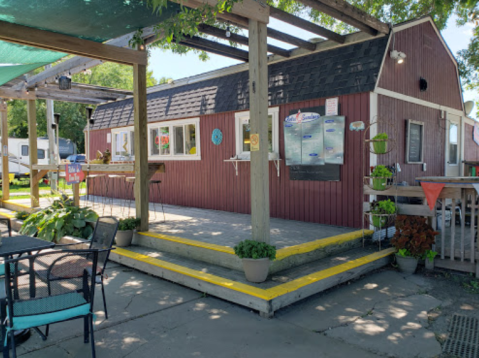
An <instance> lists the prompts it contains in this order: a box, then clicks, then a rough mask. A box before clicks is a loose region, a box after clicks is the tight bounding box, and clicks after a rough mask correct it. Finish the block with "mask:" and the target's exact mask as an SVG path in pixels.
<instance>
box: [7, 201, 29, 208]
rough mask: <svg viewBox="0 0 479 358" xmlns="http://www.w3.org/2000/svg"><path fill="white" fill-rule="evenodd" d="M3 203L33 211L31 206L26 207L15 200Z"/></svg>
mask: <svg viewBox="0 0 479 358" xmlns="http://www.w3.org/2000/svg"><path fill="white" fill-rule="evenodd" d="M2 202H3V203H7V204H12V205H16V206H19V207H21V208H25V209H29V210H30V209H31V208H32V207H31V206H29V205H24V204H19V203H16V202H15V201H14V200H2Z"/></svg>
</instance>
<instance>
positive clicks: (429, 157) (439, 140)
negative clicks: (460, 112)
mask: <svg viewBox="0 0 479 358" xmlns="http://www.w3.org/2000/svg"><path fill="white" fill-rule="evenodd" d="M378 107H379V113H378V117H379V118H384V119H388V120H389V121H391V122H390V123H395V129H396V132H395V131H394V129H393V128H388V127H387V126H380V127H379V129H378V130H379V132H386V133H388V134H389V135H390V136H391V138H393V139H394V140H395V141H396V143H395V147H394V149H393V150H392V151H391V152H390V153H388V154H384V155H380V156H379V157H378V163H379V164H384V165H392V164H394V163H395V162H396V153H398V152H397V151H398V149H399V153H398V161H399V165H400V166H401V172H400V173H399V175H398V180H399V181H400V182H402V181H407V182H408V183H409V185H417V183H416V180H415V178H417V177H419V176H442V175H444V166H445V158H444V147H445V140H446V137H445V129H444V121H443V120H439V118H440V115H441V114H440V111H439V110H437V109H433V108H429V107H423V106H419V105H416V104H412V103H408V102H404V101H401V100H398V99H394V98H390V97H386V96H381V95H379V96H378ZM406 119H412V120H416V121H422V122H424V162H425V163H426V164H427V165H426V168H427V170H426V171H423V170H422V164H406V161H405V159H406V149H405V142H406ZM394 133H396V134H397V138H394V135H393V134H394Z"/></svg>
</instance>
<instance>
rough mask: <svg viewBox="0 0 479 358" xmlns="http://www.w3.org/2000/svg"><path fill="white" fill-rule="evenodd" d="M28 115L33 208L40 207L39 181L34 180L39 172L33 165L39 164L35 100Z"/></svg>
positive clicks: (29, 108) (30, 104) (29, 107)
mask: <svg viewBox="0 0 479 358" xmlns="http://www.w3.org/2000/svg"><path fill="white" fill-rule="evenodd" d="M27 113H28V144H29V148H28V151H29V153H28V154H29V157H30V197H31V198H30V199H31V201H32V205H31V206H32V208H36V207H39V206H40V198H39V188H38V181H37V180H34V178H35V177H36V176H37V173H38V171H37V170H34V169H33V165H35V164H38V152H37V112H36V106H35V100H28V101H27Z"/></svg>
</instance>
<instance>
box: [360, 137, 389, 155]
mask: <svg viewBox="0 0 479 358" xmlns="http://www.w3.org/2000/svg"><path fill="white" fill-rule="evenodd" d="M365 141H366V143H369V151H370V152H371V153H373V154H387V153H389V152H391V151H392V150H393V149H394V147H395V143H396V141H395V140H394V139H393V138H388V139H366V140H365Z"/></svg>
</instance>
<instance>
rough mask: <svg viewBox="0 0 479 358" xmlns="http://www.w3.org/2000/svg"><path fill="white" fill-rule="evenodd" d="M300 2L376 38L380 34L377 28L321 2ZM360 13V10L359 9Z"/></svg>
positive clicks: (316, 0)
mask: <svg viewBox="0 0 479 358" xmlns="http://www.w3.org/2000/svg"><path fill="white" fill-rule="evenodd" d="M298 1H299V2H300V3H302V4H304V5H306V6H309V7H311V8H313V9H314V10H317V11H319V12H322V13H324V14H327V15H329V16H332V17H334V18H335V19H338V20H339V21H342V22H344V23H346V24H348V25H351V26H354V27H355V28H357V29H359V30H361V31H363V32H365V33H367V34H369V35H371V36H376V35H377V34H378V31H377V30H376V29H375V28H373V27H371V26H369V25H367V24H366V23H365V22H363V21H361V20H358V18H354V17H351V16H349V15H346V14H345V13H344V12H341V11H339V10H337V9H335V8H333V7H330V6H327V5H325V4H324V3H323V2H322V1H321V0H298ZM342 2H344V1H342ZM351 6H352V5H351ZM358 11H360V10H359V9H358Z"/></svg>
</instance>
